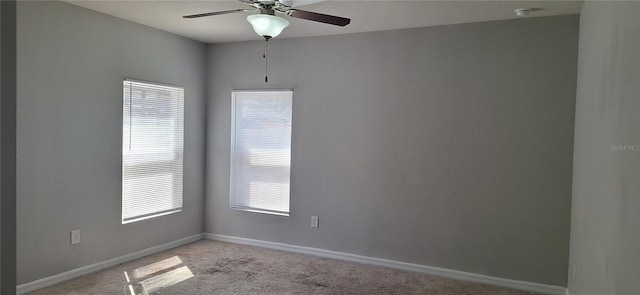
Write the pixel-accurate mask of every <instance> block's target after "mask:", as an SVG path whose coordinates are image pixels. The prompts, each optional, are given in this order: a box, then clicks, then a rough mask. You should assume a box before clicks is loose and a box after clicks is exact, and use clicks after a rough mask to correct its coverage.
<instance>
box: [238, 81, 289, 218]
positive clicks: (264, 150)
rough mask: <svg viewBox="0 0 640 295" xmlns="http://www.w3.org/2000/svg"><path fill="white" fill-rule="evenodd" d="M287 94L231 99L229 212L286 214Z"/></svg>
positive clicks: (251, 93)
mask: <svg viewBox="0 0 640 295" xmlns="http://www.w3.org/2000/svg"><path fill="white" fill-rule="evenodd" d="M292 98H293V92H292V91H291V90H264V91H245V90H242V91H240V90H235V91H233V94H232V100H233V102H232V105H233V110H232V113H233V114H232V118H233V119H232V130H231V189H230V194H231V197H230V205H231V208H232V209H238V210H246V211H254V212H262V213H271V214H279V215H289V178H290V177H289V176H290V166H291V107H292Z"/></svg>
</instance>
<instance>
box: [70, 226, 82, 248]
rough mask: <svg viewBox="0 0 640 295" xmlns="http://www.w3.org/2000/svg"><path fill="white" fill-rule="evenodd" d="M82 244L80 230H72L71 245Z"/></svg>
mask: <svg viewBox="0 0 640 295" xmlns="http://www.w3.org/2000/svg"><path fill="white" fill-rule="evenodd" d="M75 244H80V230H79V229H76V230H72V231H71V245H75Z"/></svg>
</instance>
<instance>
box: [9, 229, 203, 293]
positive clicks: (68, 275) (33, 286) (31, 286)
mask: <svg viewBox="0 0 640 295" xmlns="http://www.w3.org/2000/svg"><path fill="white" fill-rule="evenodd" d="M202 237H203V234H196V235H193V236H189V237H186V238H182V239H179V240H175V241H173V242H169V243H166V244H162V245H158V246H154V247H150V248H146V249H143V250H140V251H137V252H133V253H130V254H127V255H123V256H120V257H116V258H113V259H109V260H106V261H102V262H98V263H94V264H91V265H87V266H83V267H79V268H76V269H72V270H69V271H65V272H63V273H59V274H57V275H53V276H50V277H46V278H42V279H39V280H35V281H33V282H28V283H25V284H22V285H18V286H17V288H16V292H17V293H18V294H24V293H28V292H31V291H35V290H38V289H42V288H45V287H49V286H52V285H55V284H57V283H60V282H64V281H67V280H70V279H74V278H77V277H80V276H83V275H86V274H90V273H93V272H96V271H100V270H103V269H105V268H109V267H112V266H116V265H118V264H122V263H125V262H128V261H131V260H135V259H138V258H142V257H145V256H149V255H151V254H155V253H158V252H161V251H165V250H169V249H171V248H175V247H178V246H182V245H186V244H189V243H192V242H195V241H198V240H201V239H202Z"/></svg>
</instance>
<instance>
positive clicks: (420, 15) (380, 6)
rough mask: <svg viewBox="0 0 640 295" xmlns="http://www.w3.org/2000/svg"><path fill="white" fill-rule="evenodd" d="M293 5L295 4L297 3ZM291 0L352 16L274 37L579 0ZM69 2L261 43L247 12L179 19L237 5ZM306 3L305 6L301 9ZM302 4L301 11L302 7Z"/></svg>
mask: <svg viewBox="0 0 640 295" xmlns="http://www.w3.org/2000/svg"><path fill="white" fill-rule="evenodd" d="M296 1H297V2H296ZM302 1H311V2H318V1H322V0H294V6H298V7H299V8H300V9H303V10H309V11H314V12H319V13H325V14H333V15H337V16H343V17H348V18H351V24H349V25H347V26H346V27H338V26H332V25H327V24H323V23H317V22H312V21H307V20H300V19H294V18H290V17H287V18H288V19H289V21H290V22H291V24H290V25H289V27H287V28H286V29H285V30H284V32H283V33H282V34H281V35H280V36H278V38H292V37H306V36H322V35H336V34H346V33H356V32H369V31H383V30H392V29H402V28H415V27H426V26H437V25H447V24H458V23H469V22H480V21H491V20H502V19H511V18H517V17H516V16H515V14H514V12H513V11H514V10H515V9H517V8H522V7H530V8H539V9H540V11H536V12H534V13H532V15H531V17H535V16H550V15H562V14H576V13H579V12H580V9H581V8H582V4H583V1H482V0H474V1H455V0H448V1H425V0H422V1H377V0H350V1H342V0H329V1H325V2H319V3H311V4H308V3H304V2H302ZM67 2H69V3H72V4H75V5H79V6H83V7H86V8H89V9H92V10H96V11H100V12H103V13H106V14H110V15H113V16H116V17H119V18H123V19H126V20H130V21H133V22H136V23H140V24H144V25H147V26H150V27H154V28H158V29H160V30H164V31H167V32H171V33H174V34H177V35H181V36H184V37H187V38H191V39H194V40H198V41H201V42H206V43H221V42H233V41H246V40H261V37H259V36H258V35H256V33H255V32H253V30H252V28H251V25H250V24H249V23H248V22H247V21H246V16H247V15H248V13H234V14H227V15H218V16H210V17H206V18H200V19H183V18H182V16H183V15H187V14H195V13H203V12H211V11H219V10H231V9H238V8H249V7H248V6H246V5H245V4H243V3H240V2H238V1H220V0H210V1H185V0H182V1H143V0H129V1H94V0H80V1H78V0H67ZM303 4H304V5H303ZM300 6H303V7H300Z"/></svg>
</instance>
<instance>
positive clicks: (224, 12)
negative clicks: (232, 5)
mask: <svg viewBox="0 0 640 295" xmlns="http://www.w3.org/2000/svg"><path fill="white" fill-rule="evenodd" d="M250 11H253V10H251V9H234V10H224V11H216V12H207V13H199V14H192V15H185V16H183V18H198V17H205V16H212V15H221V14H229V13H236V12H250Z"/></svg>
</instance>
